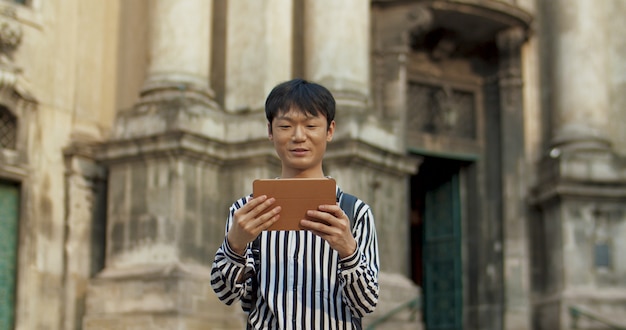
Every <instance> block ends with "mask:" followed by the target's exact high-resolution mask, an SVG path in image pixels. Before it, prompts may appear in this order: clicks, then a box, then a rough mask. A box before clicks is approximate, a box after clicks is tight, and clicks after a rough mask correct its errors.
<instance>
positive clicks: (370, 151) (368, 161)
mask: <svg viewBox="0 0 626 330" xmlns="http://www.w3.org/2000/svg"><path fill="white" fill-rule="evenodd" d="M324 160H325V161H326V162H334V163H348V164H351V163H354V164H361V165H365V166H369V167H372V168H375V169H377V170H380V171H384V172H387V173H390V174H393V175H398V176H404V175H407V174H415V173H417V168H418V165H419V164H420V163H421V159H419V158H417V157H410V156H408V155H404V154H398V153H394V152H390V151H389V150H384V149H381V148H378V147H375V146H372V145H370V144H367V143H365V142H363V141H360V140H354V139H342V140H338V141H334V142H333V143H331V144H330V145H329V146H328V149H327V151H326V157H325V158H324Z"/></svg>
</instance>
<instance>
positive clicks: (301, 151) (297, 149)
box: [291, 148, 309, 155]
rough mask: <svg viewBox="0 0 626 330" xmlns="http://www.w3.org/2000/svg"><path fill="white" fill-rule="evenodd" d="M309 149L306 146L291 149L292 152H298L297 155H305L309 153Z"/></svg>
mask: <svg viewBox="0 0 626 330" xmlns="http://www.w3.org/2000/svg"><path fill="white" fill-rule="evenodd" d="M308 151H309V150H308V149H305V148H294V149H291V152H292V153H294V154H296V155H303V154H305V153H307V152H308Z"/></svg>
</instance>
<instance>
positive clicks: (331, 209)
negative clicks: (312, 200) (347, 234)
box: [319, 205, 348, 219]
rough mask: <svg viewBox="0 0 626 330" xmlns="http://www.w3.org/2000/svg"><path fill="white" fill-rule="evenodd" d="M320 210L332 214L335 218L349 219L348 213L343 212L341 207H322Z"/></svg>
mask: <svg viewBox="0 0 626 330" xmlns="http://www.w3.org/2000/svg"><path fill="white" fill-rule="evenodd" d="M319 210H320V211H323V212H326V213H331V214H333V215H334V216H335V217H337V218H340V219H347V218H348V216H347V215H346V213H345V212H344V211H343V209H341V207H339V205H320V206H319Z"/></svg>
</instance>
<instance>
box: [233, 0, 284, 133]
mask: <svg viewBox="0 0 626 330" xmlns="http://www.w3.org/2000/svg"><path fill="white" fill-rule="evenodd" d="M226 5H227V7H228V8H227V9H226V22H225V25H226V36H225V41H224V43H225V46H224V48H225V51H226V54H225V57H226V58H225V60H224V62H225V63H224V66H225V68H224V70H225V77H224V80H225V95H224V109H225V110H226V111H227V112H240V113H241V112H243V113H245V112H247V111H249V110H254V111H262V110H263V109H264V106H265V98H266V97H267V94H268V93H269V92H270V90H271V89H272V88H273V87H274V86H275V85H276V84H278V83H280V82H283V81H286V80H288V79H290V78H292V77H291V75H292V57H293V50H292V45H293V40H294V38H293V33H294V32H293V1H292V0H271V1H230V2H226ZM257 116H258V117H259V118H264V117H265V116H264V115H262V114H257ZM258 127H259V128H260V130H259V131H260V132H261V133H262V134H263V135H266V134H267V132H266V131H265V130H264V125H259V126H258Z"/></svg>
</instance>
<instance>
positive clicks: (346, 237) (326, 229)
mask: <svg viewBox="0 0 626 330" xmlns="http://www.w3.org/2000/svg"><path fill="white" fill-rule="evenodd" d="M307 216H309V217H311V218H312V220H306V219H303V220H301V221H300V225H301V226H302V227H303V228H304V229H307V230H310V231H312V232H313V233H314V234H315V235H317V236H319V237H321V238H323V239H324V240H325V241H326V242H328V244H330V247H332V248H333V249H334V250H335V251H337V253H338V254H339V258H340V259H343V258H346V257H349V256H350V255H352V254H353V253H354V251H356V240H355V239H354V236H352V228H350V219H348V216H347V215H346V214H345V213H344V212H343V210H342V209H341V207H339V205H320V206H319V207H318V210H309V211H307Z"/></svg>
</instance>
